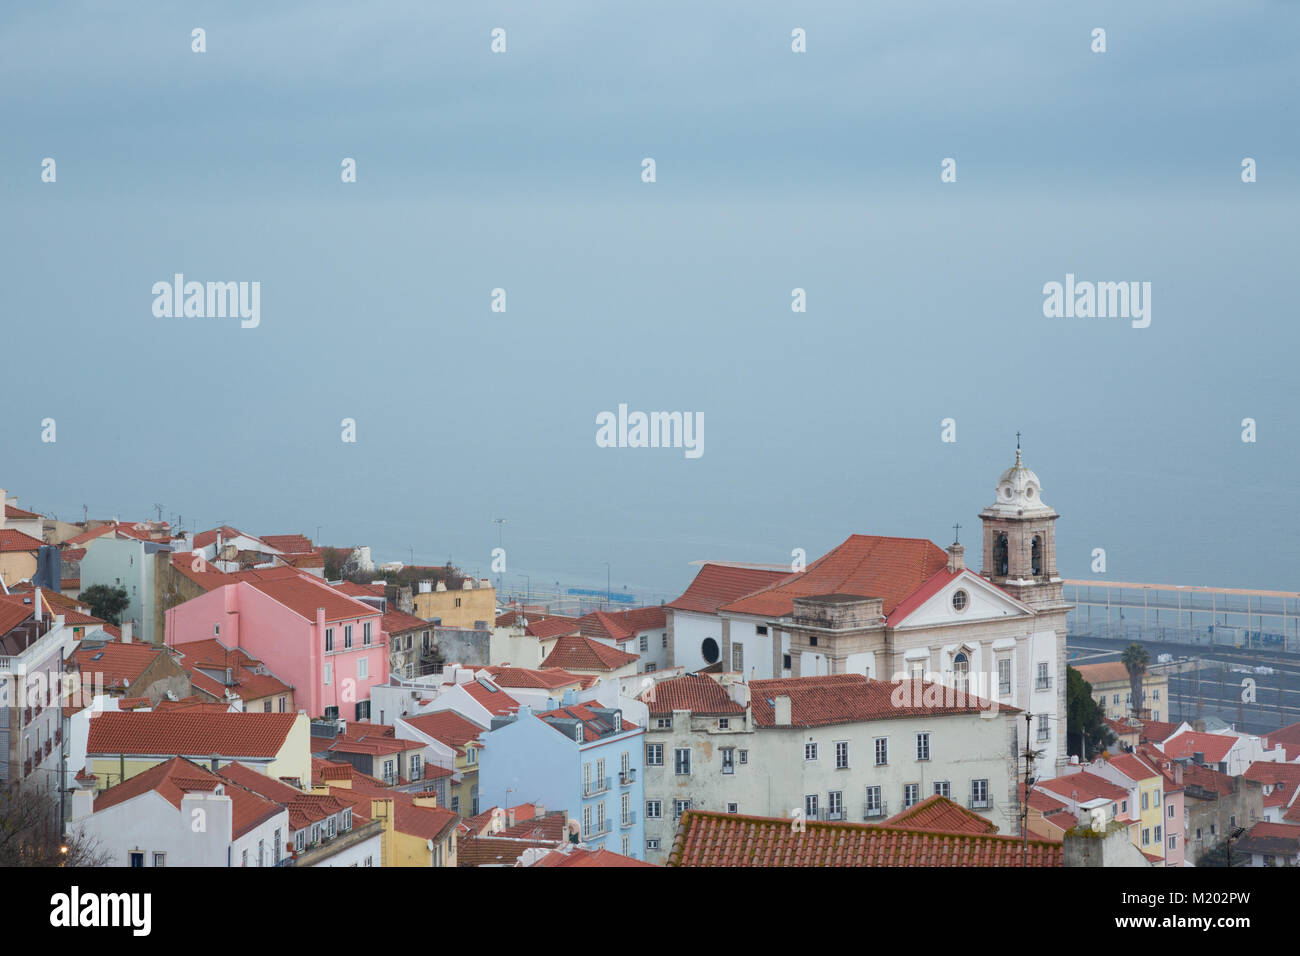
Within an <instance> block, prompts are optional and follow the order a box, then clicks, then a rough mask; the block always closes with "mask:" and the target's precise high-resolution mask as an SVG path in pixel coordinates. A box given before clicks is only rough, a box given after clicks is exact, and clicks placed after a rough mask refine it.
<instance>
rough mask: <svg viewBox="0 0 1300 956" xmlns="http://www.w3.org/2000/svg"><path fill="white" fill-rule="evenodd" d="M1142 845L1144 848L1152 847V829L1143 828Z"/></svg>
mask: <svg viewBox="0 0 1300 956" xmlns="http://www.w3.org/2000/svg"><path fill="white" fill-rule="evenodd" d="M1142 845H1143V846H1150V845H1151V829H1150V828H1149V827H1143V828H1142Z"/></svg>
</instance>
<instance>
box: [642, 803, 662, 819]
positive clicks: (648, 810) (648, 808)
mask: <svg viewBox="0 0 1300 956" xmlns="http://www.w3.org/2000/svg"><path fill="white" fill-rule="evenodd" d="M663 811H664V805H663V803H662V802H661V801H659V800H647V801H646V802H645V815H646V819H647V820H658V819H659V818H660V817H662V816H663Z"/></svg>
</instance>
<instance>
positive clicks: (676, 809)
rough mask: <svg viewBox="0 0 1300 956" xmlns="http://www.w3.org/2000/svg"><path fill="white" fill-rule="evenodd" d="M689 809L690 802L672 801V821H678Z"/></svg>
mask: <svg viewBox="0 0 1300 956" xmlns="http://www.w3.org/2000/svg"><path fill="white" fill-rule="evenodd" d="M690 808H691V801H689V800H674V801H673V819H674V820H680V819H681V816H682V814H683V813H685V812H686V811H687V810H689V809H690Z"/></svg>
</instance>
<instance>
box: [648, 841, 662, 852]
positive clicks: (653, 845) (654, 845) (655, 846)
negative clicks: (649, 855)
mask: <svg viewBox="0 0 1300 956" xmlns="http://www.w3.org/2000/svg"><path fill="white" fill-rule="evenodd" d="M645 848H646V849H647V850H657V849H659V841H658V840H646V841H645Z"/></svg>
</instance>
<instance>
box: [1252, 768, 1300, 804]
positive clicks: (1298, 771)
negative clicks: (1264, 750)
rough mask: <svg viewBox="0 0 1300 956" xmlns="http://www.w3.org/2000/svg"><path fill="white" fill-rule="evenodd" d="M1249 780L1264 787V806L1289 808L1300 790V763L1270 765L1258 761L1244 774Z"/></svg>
mask: <svg viewBox="0 0 1300 956" xmlns="http://www.w3.org/2000/svg"><path fill="white" fill-rule="evenodd" d="M1242 776H1243V777H1245V778H1246V779H1247V780H1254V781H1256V782H1258V783H1261V784H1263V785H1264V787H1265V788H1267V789H1268V790H1269V791H1270V792H1269V793H1266V794H1264V806H1266V807H1289V806H1290V805H1291V802H1292V801H1293V800H1294V799H1295V797H1296V791H1297V790H1298V789H1300V763H1268V762H1266V761H1263V760H1256V761H1255V762H1254V763H1253V764H1251V765H1250V766H1249V767H1247V768H1246V772H1245V773H1244V774H1242Z"/></svg>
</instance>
